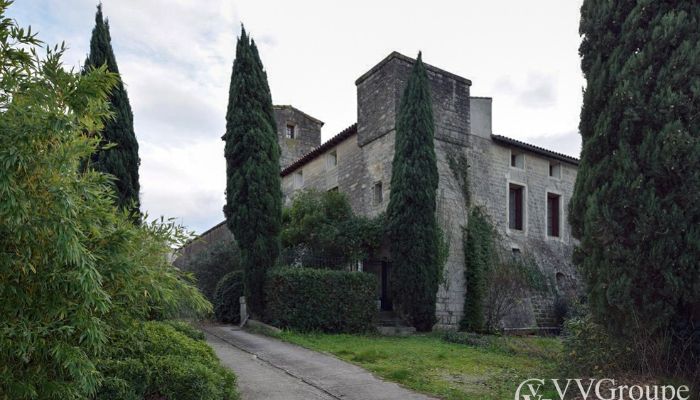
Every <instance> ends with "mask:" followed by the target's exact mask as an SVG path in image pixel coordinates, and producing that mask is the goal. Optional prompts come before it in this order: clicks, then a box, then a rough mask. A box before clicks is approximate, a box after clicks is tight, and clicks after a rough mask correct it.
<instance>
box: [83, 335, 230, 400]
mask: <svg viewBox="0 0 700 400" xmlns="http://www.w3.org/2000/svg"><path fill="white" fill-rule="evenodd" d="M185 326H187V327H188V328H183V327H185ZM192 330H193V328H191V327H189V326H188V325H186V324H184V323H177V322H175V323H174V322H160V321H151V322H146V323H142V324H140V325H139V326H138V327H136V328H135V329H134V330H133V331H132V332H130V333H129V334H126V333H124V334H122V335H120V336H119V337H118V338H116V340H115V341H114V342H113V346H114V347H115V348H113V349H112V350H111V351H110V358H106V359H103V360H100V362H99V363H98V367H99V369H100V372H101V373H102V374H103V375H104V376H108V377H109V378H107V379H105V380H104V381H103V383H102V386H101V387H100V388H99V390H98V392H97V395H96V397H95V399H97V400H111V399H115V400H116V399H132V398H137V399H143V398H144V397H148V396H156V395H160V396H165V397H166V398H167V399H168V400H195V399H201V400H233V399H237V394H236V390H235V376H234V375H233V374H232V373H231V372H230V371H228V370H227V369H226V368H224V367H223V366H221V365H220V364H219V360H218V359H217V357H216V355H215V354H214V352H213V351H212V349H211V348H210V347H209V346H208V345H207V343H206V342H204V341H203V340H201V339H194V338H192V337H190V336H188V334H186V333H183V331H187V332H188V333H189V334H192V333H193V332H192Z"/></svg>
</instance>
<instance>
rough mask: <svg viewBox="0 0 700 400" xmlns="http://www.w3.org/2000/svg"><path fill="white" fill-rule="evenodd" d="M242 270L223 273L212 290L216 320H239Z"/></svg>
mask: <svg viewBox="0 0 700 400" xmlns="http://www.w3.org/2000/svg"><path fill="white" fill-rule="evenodd" d="M241 296H243V271H233V272H229V273H228V274H226V275H224V277H223V278H221V280H220V281H219V283H217V284H216V290H215V291H214V315H215V317H216V320H217V321H221V322H228V323H233V324H237V323H239V322H240V321H241V300H240V297H241Z"/></svg>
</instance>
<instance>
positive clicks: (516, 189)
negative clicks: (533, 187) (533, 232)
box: [508, 183, 525, 231]
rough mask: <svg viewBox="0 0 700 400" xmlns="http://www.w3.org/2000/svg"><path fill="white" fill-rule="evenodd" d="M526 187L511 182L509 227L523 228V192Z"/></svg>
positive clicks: (520, 229)
mask: <svg viewBox="0 0 700 400" xmlns="http://www.w3.org/2000/svg"><path fill="white" fill-rule="evenodd" d="M524 191H525V188H524V187H523V186H520V185H515V184H512V183H511V184H510V186H509V191H508V228H510V229H515V230H519V231H522V230H523V192H524Z"/></svg>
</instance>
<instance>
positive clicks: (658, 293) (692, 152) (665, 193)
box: [570, 0, 700, 359]
mask: <svg viewBox="0 0 700 400" xmlns="http://www.w3.org/2000/svg"><path fill="white" fill-rule="evenodd" d="M580 33H581V35H582V36H583V41H582V43H581V47H580V54H581V57H582V62H581V66H582V70H583V73H584V75H585V78H586V81H587V86H586V89H585V92H584V102H583V108H582V111H581V122H580V125H579V130H580V132H581V136H582V142H583V148H582V152H581V163H580V167H579V171H578V178H577V181H576V186H575V190H574V195H573V198H572V201H571V208H570V221H571V223H572V227H573V231H574V235H575V236H577V237H579V238H580V240H581V242H580V247H579V248H578V249H577V251H576V254H575V261H576V263H577V264H579V266H580V268H581V270H582V272H583V276H584V278H585V279H586V282H587V284H588V291H589V296H588V297H589V301H590V306H591V311H592V313H593V316H594V317H595V319H596V320H597V321H598V322H600V323H602V324H603V325H604V326H605V327H607V329H609V331H610V332H611V333H613V334H615V335H620V336H621V337H622V338H627V339H628V340H629V339H630V338H632V337H634V336H635V335H639V334H640V333H644V334H645V335H647V336H649V337H652V338H653V337H655V338H657V339H658V338H660V337H662V336H664V335H665V334H667V333H671V335H670V336H673V337H675V339H676V340H678V341H677V342H675V343H676V344H678V343H680V341H681V340H684V338H689V337H690V335H691V334H692V333H693V331H695V335H696V337H698V335H700V263H699V262H698V260H700V139H699V136H700V115H699V110H700V7H698V6H697V3H696V2H695V1H694V0H685V1H675V2H668V1H636V0H634V1H633V0H624V1H614V2H611V1H606V0H586V1H584V4H583V7H582V8H581V25H580ZM696 343H697V341H696ZM676 349H679V347H676ZM699 350H700V347H696V352H697V353H696V355H700V352H698V351H699ZM676 355H678V354H676ZM669 359H673V357H671V358H669Z"/></svg>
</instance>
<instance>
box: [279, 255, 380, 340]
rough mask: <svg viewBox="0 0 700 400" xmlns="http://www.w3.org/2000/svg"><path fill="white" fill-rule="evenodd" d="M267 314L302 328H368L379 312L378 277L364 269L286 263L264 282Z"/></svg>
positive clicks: (351, 330)
mask: <svg viewBox="0 0 700 400" xmlns="http://www.w3.org/2000/svg"><path fill="white" fill-rule="evenodd" d="M265 294H266V303H265V304H266V318H267V320H268V322H270V323H271V324H272V325H275V326H278V327H280V328H291V329H296V330H299V331H324V332H334V333H338V332H367V331H369V330H371V329H372V328H373V324H374V320H375V317H376V313H377V304H376V299H377V280H376V277H375V276H374V275H371V274H367V273H362V272H345V271H333V270H319V269H310V268H291V267H283V268H276V269H274V270H271V271H270V272H269V273H268V275H267V281H266V284H265Z"/></svg>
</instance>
